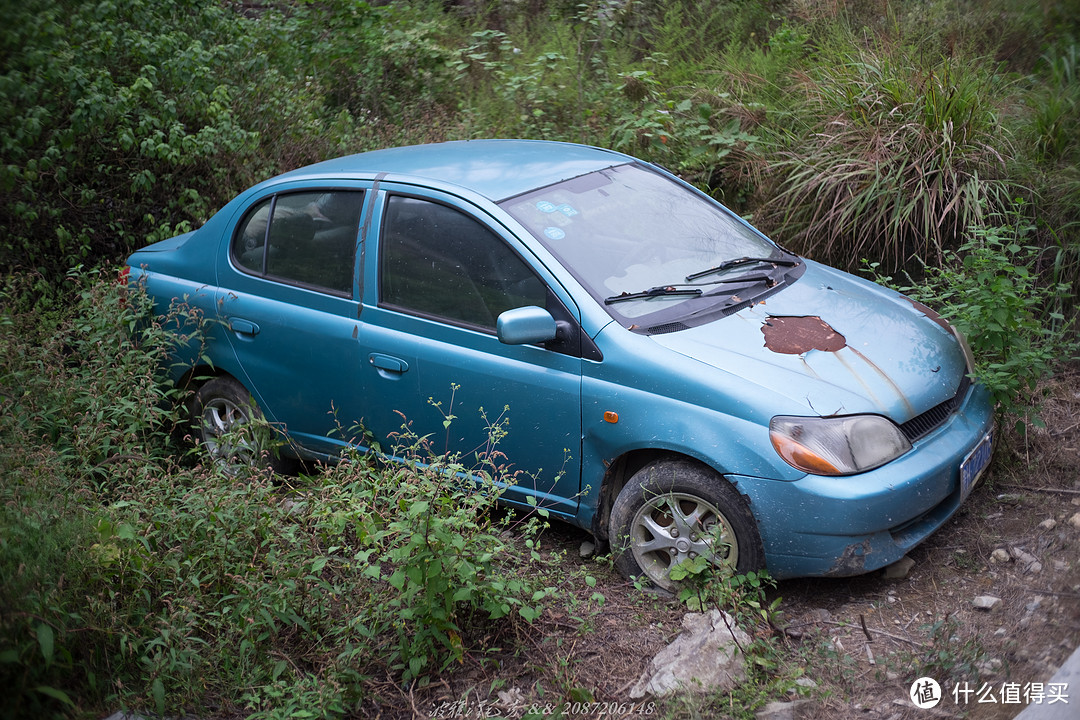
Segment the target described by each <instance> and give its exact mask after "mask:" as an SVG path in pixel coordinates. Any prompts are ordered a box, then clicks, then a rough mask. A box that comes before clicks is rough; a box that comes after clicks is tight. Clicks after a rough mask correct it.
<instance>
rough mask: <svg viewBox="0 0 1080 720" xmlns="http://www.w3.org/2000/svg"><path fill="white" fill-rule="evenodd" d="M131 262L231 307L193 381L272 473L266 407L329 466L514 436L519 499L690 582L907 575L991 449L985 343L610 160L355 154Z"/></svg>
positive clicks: (490, 147) (207, 442)
mask: <svg viewBox="0 0 1080 720" xmlns="http://www.w3.org/2000/svg"><path fill="white" fill-rule="evenodd" d="M128 265H129V266H130V269H131V270H130V277H131V278H132V280H133V281H135V282H140V283H143V284H144V285H145V288H146V289H147V291H148V292H149V293H150V295H151V296H152V297H153V298H154V299H155V302H156V303H157V306H158V307H159V309H164V308H165V307H167V306H168V304H169V303H170V302H171V301H172V300H173V299H176V298H186V299H187V302H188V303H190V304H192V305H194V306H196V307H198V308H200V309H201V310H202V312H203V313H205V315H206V316H207V317H209V318H212V319H216V320H217V321H219V322H214V323H210V331H209V337H208V338H207V339H206V345H205V347H201V348H195V347H192V348H188V351H189V352H180V353H179V355H180V356H179V357H178V358H177V360H178V361H179V365H178V366H177V367H178V369H177V370H176V378H175V379H176V381H177V382H178V383H180V384H182V385H185V386H189V387H192V388H193V390H194V396H193V401H192V421H193V425H194V429H195V434H196V436H197V437H198V438H199V440H200V442H201V443H202V444H203V445H204V446H205V447H206V448H207V449H208V450H209V451H210V452H211V453H212V454H214V455H216V456H218V457H219V459H220V461H222V462H238V461H246V460H249V459H250V460H255V458H254V457H247V456H245V455H244V453H243V452H242V449H243V448H240V447H238V446H237V445H235V444H234V443H231V442H229V441H228V438H229V437H230V436H231V435H232V434H233V433H235V432H236V430H237V429H238V428H242V427H243V426H244V425H245V424H247V423H249V422H250V421H251V420H252V419H253V418H254V417H255V416H257V415H261V416H263V417H265V419H266V420H268V421H269V422H270V423H271V424H272V426H273V427H276V428H279V430H280V431H281V432H282V433H283V434H284V435H285V436H286V438H287V441H288V442H287V445H286V446H285V447H286V452H288V453H292V454H294V455H297V456H300V457H304V458H314V459H322V460H332V459H333V458H335V457H337V456H339V455H340V454H341V452H342V450H343V448H344V447H345V446H346V445H349V444H351V445H354V446H359V447H361V448H362V449H366V447H367V446H369V445H371V444H372V443H373V442H378V443H379V444H380V446H381V447H382V448H389V447H392V445H393V439H394V438H395V437H398V434H399V433H400V432H401V430H402V426H403V424H404V423H408V424H409V427H410V428H411V431H412V432H414V433H415V434H416V435H418V436H421V437H425V438H427V440H426V442H427V443H428V444H429V446H430V447H431V449H432V450H433V451H436V452H457V453H463V456H464V457H466V458H471V457H481V458H482V457H483V456H484V454H485V453H490V452H491V451H492V450H493V449H497V451H498V452H499V453H501V456H500V457H503V456H504V457H505V459H504V460H502V461H501V462H500V464H501V465H502V470H503V473H504V475H503V479H504V480H506V490H505V493H504V495H503V500H504V501H505V502H506V503H508V504H510V505H516V506H521V507H532V506H534V505H535V506H540V507H544V508H547V509H548V511H549V512H550V513H551V514H552V515H553V516H556V517H559V518H562V519H564V520H566V521H568V522H570V523H573V524H575V525H578V526H580V527H582V528H585V529H586V530H588V531H590V532H591V533H592V534H593V535H594V536H596V537H597V538H598V539H599V540H601V541H608V542H610V545H611V547H612V550H613V552H614V553H615V557H616V562H617V565H618V567H619V569H620V570H621V571H622V572H623V573H624V574H626V575H627V576H640V577H644V578H646V579H648V580H649V581H651V582H652V583H654V584H656V585H658V586H661V587H665V588H672V587H673V586H674V584H673V582H672V581H671V579H670V578H669V576H668V571H669V569H670V568H671V567H672V566H673V565H674V564H677V563H679V562H681V561H683V560H686V559H688V558H693V557H696V556H699V555H701V556H705V557H706V558H708V559H710V560H711V561H712V562H713V563H715V564H716V565H717V566H718V567H719V568H721V569H723V570H724V571H730V572H738V573H742V572H747V571H750V570H756V569H761V568H767V569H768V570H769V572H770V573H771V574H772V575H773V576H774V577H778V578H783V577H795V576H809V575H854V574H859V573H864V572H868V571H871V570H874V569H876V568H880V567H883V566H885V565H888V564H890V563H893V562H895V561H896V560H898V559H900V558H901V557H902V556H903V555H904V554H905V553H906V552H907V551H908V550H910V549H911V548H912V547H914V546H915V545H916V544H918V543H919V542H921V541H922V540H924V539H925V538H926V537H927V536H928V535H930V534H931V533H932V532H934V531H935V530H936V529H937V528H939V527H941V526H942V524H943V523H945V522H946V521H947V520H948V519H949V517H951V516H952V515H953V513H955V512H956V510H957V508H958V507H959V506H960V504H961V503H962V502H963V501H964V499H965V498H966V497H967V495H968V494H969V493H970V491H971V489H972V487H973V485H974V484H975V483H976V482H977V481H978V479H979V477H980V475H981V474H982V473H983V471H984V470H985V468H986V467H987V465H988V464H989V459H990V453H991V450H992V447H993V433H992V430H993V413H992V407H991V404H990V401H989V397H988V394H987V392H986V391H985V389H984V388H983V387H982V386H980V385H978V384H977V383H973V382H971V381H970V380H969V379H968V375H969V373H970V371H971V369H972V366H971V358H970V352H968V351H967V349H966V344H965V343H964V341H963V339H962V338H961V337H959V336H958V334H957V333H955V332H954V331H953V330H952V328H951V327H950V326H949V325H948V323H946V322H945V321H944V320H943V319H942V318H940V317H939V316H938V315H937V314H935V313H934V312H933V311H932V310H930V309H929V308H927V307H925V306H922V305H920V304H918V303H916V302H913V301H911V300H909V299H907V298H905V297H904V296H902V295H900V294H898V293H896V292H893V291H892V290H889V289H886V288H883V287H880V286H878V285H875V284H873V283H870V282H867V281H865V280H862V279H859V278H856V277H853V276H851V275H848V274H846V273H843V272H840V271H838V270H835V269H832V268H829V267H827V266H824V265H821V264H818V263H816V262H813V261H811V260H808V259H805V258H802V257H799V256H796V255H794V254H792V253H790V252H788V251H786V250H784V249H782V248H780V247H779V246H777V245H776V244H774V243H773V242H772V241H770V240H769V239H768V238H766V237H765V236H763V235H762V234H761V233H760V232H758V231H757V230H755V229H754V228H753V227H751V226H750V225H749V224H748V223H746V222H745V221H744V220H742V219H741V218H740V217H738V216H737V215H735V214H733V213H732V212H731V211H730V210H728V209H726V208H725V207H723V206H722V205H720V204H718V203H716V202H715V201H713V200H712V199H711V198H709V197H708V196H706V195H704V194H702V193H700V192H699V191H697V190H696V189H694V188H693V187H692V186H690V185H687V184H686V183H684V182H682V181H680V180H679V179H677V178H676V177H674V176H672V175H671V174H669V173H667V172H665V171H664V170H662V169H660V168H657V167H654V166H652V165H649V164H648V163H645V162H642V161H640V160H636V159H634V158H632V157H629V156H626V155H622V154H619V153H615V152H611V151H608V150H603V149H599V148H593V147H585V146H580V145H572V144H563V143H551V142H539V141H511V140H506V141H504V140H479V141H466V142H452V143H445V144H438V145H427V146H418V147H403V148H393V149H386V150H378V151H374V152H368V153H362V154H359V155H352V156H349V157H343V158H339V159H336V160H329V161H326V162H322V163H318V164H315V165H311V166H309V167H305V168H301V169H299V170H295V171H292V172H289V173H286V174H284V175H280V176H278V177H276V178H273V179H271V180H267V181H266V182H263V183H261V184H259V185H256V186H255V187H253V188H251V189H249V190H247V191H246V192H244V193H242V194H241V195H239V196H238V197H237V198H236V199H235V200H233V201H232V202H230V203H229V204H228V205H226V206H225V207H224V208H222V209H221V210H220V211H219V212H218V213H217V214H216V215H214V216H213V217H212V218H211V219H210V220H209V221H208V222H207V223H206V224H205V225H204V226H203V227H202V228H200V229H198V230H196V231H194V232H190V233H187V234H184V235H181V236H179V237H175V238H172V239H171V240H166V241H163V242H159V243H156V244H154V245H151V246H149V247H146V248H144V249H142V250H139V251H137V252H136V253H134V254H133V255H132V256H131V257H130V258H129V259H128ZM448 415H453V416H454V418H453V420H452V421H451V422H450V423H449V426H448V427H447V425H446V423H445V420H446V418H447V416H448ZM343 427H344V428H354V427H362V428H363V431H364V432H363V433H362V434H361V433H356V434H353V433H342V432H341V428H343ZM493 428H496V429H497V432H496V433H495V437H494V438H493V435H492V432H491V431H492V429H493ZM504 433H505V434H504ZM493 439H494V440H497V441H498V442H497V445H495V446H493V445H492V443H493Z"/></svg>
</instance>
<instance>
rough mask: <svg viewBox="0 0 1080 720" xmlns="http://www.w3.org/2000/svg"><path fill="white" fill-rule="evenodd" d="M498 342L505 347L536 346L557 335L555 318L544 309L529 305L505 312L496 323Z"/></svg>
mask: <svg viewBox="0 0 1080 720" xmlns="http://www.w3.org/2000/svg"><path fill="white" fill-rule="evenodd" d="M496 333H497V334H498V336H499V342H502V343H505V344H506V345H538V344H540V343H546V342H549V341H551V340H554V339H555V337H556V335H558V326H557V325H556V324H555V318H553V317H551V313H549V312H548V311H547V310H545V309H544V308H540V307H536V306H535V305H529V306H527V307H519V308H514V309H513V310H507V311H506V312H504V313H503V314H502V315H500V316H499V320H498V322H497V323H496Z"/></svg>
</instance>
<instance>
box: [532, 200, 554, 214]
mask: <svg viewBox="0 0 1080 720" xmlns="http://www.w3.org/2000/svg"><path fill="white" fill-rule="evenodd" d="M536 209H537V210H539V211H540V212H542V213H553V212H555V211H556V210H558V209H559V207H558V206H557V205H556V204H555V203H553V202H548V201H547V200H541V201H540V202H538V203H536Z"/></svg>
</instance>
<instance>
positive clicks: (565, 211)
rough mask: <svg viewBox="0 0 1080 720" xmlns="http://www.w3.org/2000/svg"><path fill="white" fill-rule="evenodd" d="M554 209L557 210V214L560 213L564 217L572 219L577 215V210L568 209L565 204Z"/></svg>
mask: <svg viewBox="0 0 1080 720" xmlns="http://www.w3.org/2000/svg"><path fill="white" fill-rule="evenodd" d="M555 209H556V210H558V211H559V212H561V213H562V214H563V215H565V216H566V217H574V216H575V215H577V214H578V211H577V210H575V209H574V208H572V207H570V206H569V205H567V204H566V203H563V204H562V205H560V206H559V207H557V208H555Z"/></svg>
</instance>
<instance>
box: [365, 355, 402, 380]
mask: <svg viewBox="0 0 1080 720" xmlns="http://www.w3.org/2000/svg"><path fill="white" fill-rule="evenodd" d="M368 362H370V363H371V364H372V365H374V366H375V369H376V370H378V371H379V374H380V375H382V376H383V377H394V376H397V375H400V374H401V373H403V372H405V371H406V370H408V369H409V363H407V362H405V361H404V360H402V359H401V358H396V357H393V356H392V355H383V354H382V353H371V355H369V356H368Z"/></svg>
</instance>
